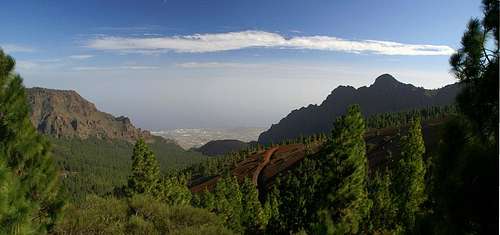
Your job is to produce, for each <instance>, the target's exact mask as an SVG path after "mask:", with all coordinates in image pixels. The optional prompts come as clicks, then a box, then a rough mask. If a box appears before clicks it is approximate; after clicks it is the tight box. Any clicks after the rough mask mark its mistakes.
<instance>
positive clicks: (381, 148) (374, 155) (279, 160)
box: [191, 120, 444, 192]
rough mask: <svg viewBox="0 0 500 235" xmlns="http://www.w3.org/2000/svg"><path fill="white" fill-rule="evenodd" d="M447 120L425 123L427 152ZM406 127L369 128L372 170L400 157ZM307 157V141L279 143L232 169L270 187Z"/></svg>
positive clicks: (205, 185)
mask: <svg viewBox="0 0 500 235" xmlns="http://www.w3.org/2000/svg"><path fill="white" fill-rule="evenodd" d="M443 121H444V120H435V121H431V122H426V123H423V124H422V133H423V136H424V140H425V147H426V151H427V152H430V151H433V150H435V149H436V148H437V144H438V140H439V139H438V137H439V130H440V128H441V126H442V124H443ZM406 131H407V129H406V128H385V129H378V130H368V131H367V132H366V134H365V141H366V146H367V151H366V152H367V155H368V164H369V168H370V169H371V170H373V169H377V168H379V167H381V166H383V165H385V164H386V162H387V156H388V154H389V152H390V153H392V154H393V156H395V157H396V156H398V155H399V153H400V152H401V149H400V146H399V141H400V137H401V136H402V135H405V134H406ZM308 148H309V152H312V153H315V152H317V151H319V150H320V149H321V144H317V145H314V146H309V147H308ZM305 156H306V146H305V145H304V144H289V145H282V146H278V147H275V148H272V149H269V150H266V151H263V152H258V153H256V154H253V155H251V156H249V157H247V158H246V159H245V160H243V161H241V162H239V163H238V164H237V165H236V166H235V167H234V168H233V170H232V171H231V172H232V175H234V176H236V177H237V178H238V180H239V181H240V182H241V181H243V180H244V179H245V178H246V177H251V178H252V182H253V183H254V184H255V185H258V186H259V188H266V187H267V186H270V185H271V184H272V181H273V179H274V178H275V177H276V176H277V175H278V174H279V173H281V172H285V171H287V170H289V169H291V168H293V167H294V166H295V165H296V164H297V163H299V162H300V161H301V160H302V159H303V158H304V157H305ZM219 178H220V176H215V177H213V178H211V179H209V180H206V181H204V182H202V183H199V184H197V185H195V186H192V187H191V191H192V192H200V191H202V190H205V189H208V190H211V189H213V187H214V186H215V184H216V183H217V181H218V179H219Z"/></svg>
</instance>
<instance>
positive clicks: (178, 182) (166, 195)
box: [158, 175, 192, 206]
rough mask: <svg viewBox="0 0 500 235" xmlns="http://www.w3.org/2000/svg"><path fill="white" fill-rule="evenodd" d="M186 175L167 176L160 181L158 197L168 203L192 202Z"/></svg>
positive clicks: (177, 204)
mask: <svg viewBox="0 0 500 235" xmlns="http://www.w3.org/2000/svg"><path fill="white" fill-rule="evenodd" d="M188 178H189V177H187V176H186V175H178V176H165V177H163V179H161V181H160V193H159V195H158V197H159V198H160V200H161V201H163V202H165V203H167V204H168V205H176V206H184V205H190V204H191V198H192V195H191V191H189V188H188V187H187V184H188Z"/></svg>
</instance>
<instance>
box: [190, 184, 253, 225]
mask: <svg viewBox="0 0 500 235" xmlns="http://www.w3.org/2000/svg"><path fill="white" fill-rule="evenodd" d="M242 199H243V195H242V193H241V191H240V186H239V184H238V180H237V179H236V178H235V177H223V178H222V179H220V180H219V181H218V182H217V185H216V186H215V189H214V190H213V192H205V193H204V194H203V195H202V199H201V205H200V206H201V207H203V208H206V209H208V210H209V211H211V212H214V213H216V214H217V215H219V217H221V219H222V220H223V221H224V224H225V225H226V226H227V227H228V228H230V229H231V230H233V231H235V232H243V227H242V225H241V214H242V209H243V208H242Z"/></svg>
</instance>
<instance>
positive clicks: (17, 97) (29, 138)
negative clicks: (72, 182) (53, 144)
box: [0, 50, 63, 234]
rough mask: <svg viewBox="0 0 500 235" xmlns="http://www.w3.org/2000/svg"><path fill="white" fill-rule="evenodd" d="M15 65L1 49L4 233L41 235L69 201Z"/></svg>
mask: <svg viewBox="0 0 500 235" xmlns="http://www.w3.org/2000/svg"><path fill="white" fill-rule="evenodd" d="M14 65H15V62H14V59H12V57H10V56H8V55H5V54H4V53H3V51H2V50H0V168H1V169H0V188H1V189H0V191H4V192H2V196H0V200H1V201H0V203H2V204H3V205H0V231H2V232H4V231H5V232H6V233H9V234H39V233H45V232H46V231H47V230H50V229H51V228H52V226H53V224H54V222H55V220H56V219H57V217H58V216H59V215H60V213H59V211H60V209H61V208H62V206H63V203H62V201H61V199H60V196H58V195H59V194H58V192H59V187H58V182H59V177H58V173H57V171H56V168H55V167H54V165H53V164H52V159H51V152H50V145H49V143H48V142H47V141H46V140H45V139H44V138H43V137H42V136H41V135H39V134H38V133H37V132H36V129H35V128H34V127H33V125H32V123H31V121H30V119H29V112H30V108H29V105H28V103H27V99H26V94H25V88H24V86H23V85H22V78H21V77H20V76H19V75H18V74H15V73H14V71H13V69H14ZM14 191H15V192H14ZM5 202H8V203H5ZM5 206H6V207H5ZM4 209H5V210H4Z"/></svg>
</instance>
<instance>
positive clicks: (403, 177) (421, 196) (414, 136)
mask: <svg viewBox="0 0 500 235" xmlns="http://www.w3.org/2000/svg"><path fill="white" fill-rule="evenodd" d="M424 153H425V146H424V139H423V137H422V130H421V126H420V120H418V119H414V120H413V122H412V123H411V125H410V128H409V130H408V134H407V136H404V137H403V138H402V140H401V159H400V160H399V162H398V163H397V167H396V169H395V172H396V174H395V179H394V187H395V190H394V191H395V197H396V202H397V204H398V208H399V210H400V211H399V217H400V218H401V219H402V220H403V221H404V223H405V226H406V229H407V230H409V231H411V230H412V229H413V227H414V226H415V220H416V216H417V213H419V212H420V206H421V205H422V203H423V202H424V201H425V200H426V194H425V172H426V169H425V162H424V159H423V157H424Z"/></svg>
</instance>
